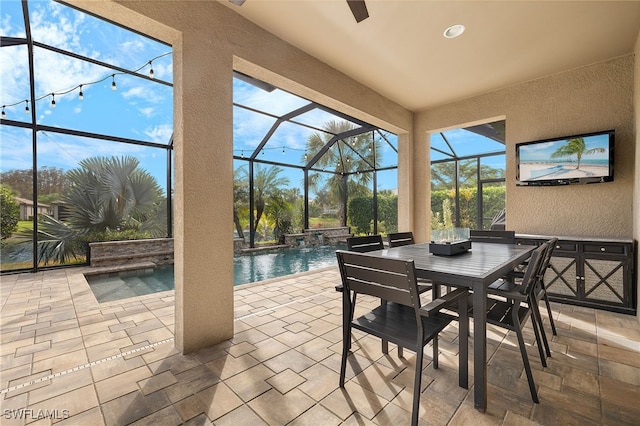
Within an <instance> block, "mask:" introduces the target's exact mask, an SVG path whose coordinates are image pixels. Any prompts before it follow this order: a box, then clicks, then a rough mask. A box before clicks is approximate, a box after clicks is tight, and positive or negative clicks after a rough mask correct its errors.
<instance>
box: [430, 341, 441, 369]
mask: <svg viewBox="0 0 640 426" xmlns="http://www.w3.org/2000/svg"><path fill="white" fill-rule="evenodd" d="M431 343H432V344H433V368H434V369H437V368H438V367H439V366H440V365H439V364H438V336H436V337H434V338H433V340H432V341H431Z"/></svg>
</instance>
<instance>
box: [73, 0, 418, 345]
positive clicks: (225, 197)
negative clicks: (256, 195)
mask: <svg viewBox="0 0 640 426" xmlns="http://www.w3.org/2000/svg"><path fill="white" fill-rule="evenodd" d="M72 3H73V4H74V5H76V6H78V7H80V8H82V9H85V10H87V11H90V12H93V13H95V14H97V15H99V16H102V17H105V18H108V19H110V20H112V21H115V22H117V23H121V24H124V25H126V26H128V27H130V28H133V29H136V30H139V31H142V32H144V33H147V34H150V35H153V36H154V37H156V38H158V39H160V40H163V41H166V42H169V43H171V44H172V45H173V52H174V54H173V59H174V104H175V105H174V123H175V124H174V128H175V134H174V143H175V214H174V236H175V285H176V324H175V338H176V347H177V348H179V349H180V350H182V351H183V352H191V351H194V350H196V349H198V348H201V347H205V346H210V345H212V344H215V343H218V342H220V341H222V340H225V339H228V338H231V337H232V336H233V234H232V232H231V231H232V227H233V220H232V204H233V170H232V169H233V163H232V149H233V143H232V142H233V141H232V139H233V128H232V123H233V122H232V71H233V69H234V67H235V68H236V69H237V70H238V71H242V72H245V73H247V74H250V75H253V76H254V77H257V78H260V79H262V80H264V81H267V82H269V83H272V84H275V85H276V86H279V87H280V88H282V89H285V90H289V91H291V92H294V93H297V94H299V95H302V96H304V97H306V98H307V99H310V100H313V101H317V102H319V103H322V104H324V105H327V106H330V107H333V108H334V109H336V110H339V111H342V112H345V113H348V114H350V115H352V116H355V117H357V118H360V119H363V120H365V121H368V122H370V123H371V124H374V125H378V126H380V127H382V128H385V129H387V130H390V131H393V132H396V133H399V134H401V135H402V136H401V141H403V142H402V143H408V142H407V141H410V140H411V129H412V127H411V125H412V114H411V113H410V112H409V111H407V110H405V109H404V108H402V107H400V106H399V105H397V104H395V103H392V102H390V101H388V100H387V99H385V98H383V97H382V96H381V95H379V94H378V93H376V92H374V91H372V90H370V89H368V88H366V87H365V86H363V85H362V84H360V83H357V82H355V81H353V80H351V79H350V78H349V77H347V76H346V75H344V74H342V73H339V72H337V71H336V70H334V69H332V68H330V67H329V66H328V65H326V64H324V63H322V62H320V61H318V60H317V59H315V58H313V57H311V56H309V55H307V54H305V53H303V52H302V51H300V50H298V49H296V48H294V47H292V46H290V45H288V44H286V43H284V42H283V41H282V40H280V39H278V38H276V37H275V36H273V35H271V34H270V33H267V32H265V31H264V30H262V29H261V28H259V27H257V26H255V25H253V24H252V23H250V22H249V21H247V20H245V19H244V18H242V17H241V16H240V15H238V14H236V13H235V12H233V11H232V10H231V9H229V8H227V7H226V6H224V5H222V4H219V3H217V2H214V1H132V2H129V1H118V2H117V3H113V2H109V1H99V2H95V1H72ZM402 152H403V155H404V157H405V158H404V160H402V159H401V160H400V161H405V162H406V161H410V160H409V155H410V153H411V152H410V150H407V149H402ZM406 179H408V177H407V178H406ZM406 179H405V180H406ZM407 191H408V189H403V193H401V194H400V197H401V199H402V200H404V201H402V203H403V205H404V206H407V208H408V209H409V210H412V209H413V208H412V207H411V198H410V197H409V194H408V192H407Z"/></svg>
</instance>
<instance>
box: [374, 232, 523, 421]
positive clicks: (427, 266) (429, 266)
mask: <svg viewBox="0 0 640 426" xmlns="http://www.w3.org/2000/svg"><path fill="white" fill-rule="evenodd" d="M534 249H535V246H529V245H516V244H499V243H480V242H473V243H472V247H471V249H470V250H469V251H468V252H465V253H460V254H456V255H452V256H441V255H434V254H431V253H430V252H429V243H421V244H411V245H405V246H400V247H394V248H389V249H384V250H377V251H372V252H369V253H368V254H370V255H374V256H381V257H390V258H396V259H402V260H413V261H414V263H415V267H416V274H417V276H418V277H419V278H425V279H429V280H431V281H432V282H433V283H434V284H440V285H450V286H455V287H467V288H469V289H470V290H471V291H472V292H473V372H474V383H475V385H474V406H475V408H476V409H477V410H479V411H482V412H484V411H485V410H486V408H487V299H486V296H487V287H488V286H489V285H490V284H491V283H493V282H494V281H495V280H497V279H498V278H500V277H502V276H504V275H505V274H506V273H508V272H509V271H512V270H513V269H514V268H515V267H516V266H517V265H519V264H521V263H522V262H523V261H524V260H526V259H528V258H529V257H530V255H531V252H532V251H533V250H534Z"/></svg>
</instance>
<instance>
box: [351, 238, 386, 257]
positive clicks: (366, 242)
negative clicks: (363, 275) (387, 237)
mask: <svg viewBox="0 0 640 426" xmlns="http://www.w3.org/2000/svg"><path fill="white" fill-rule="evenodd" d="M347 247H348V248H349V251H356V252H358V253H366V252H368V251H374V250H382V249H383V248H384V243H383V242H382V235H367V236H364V237H349V238H347Z"/></svg>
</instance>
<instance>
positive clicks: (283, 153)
mask: <svg viewBox="0 0 640 426" xmlns="http://www.w3.org/2000/svg"><path fill="white" fill-rule="evenodd" d="M282 155H285V152H284V146H283V147H282Z"/></svg>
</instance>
